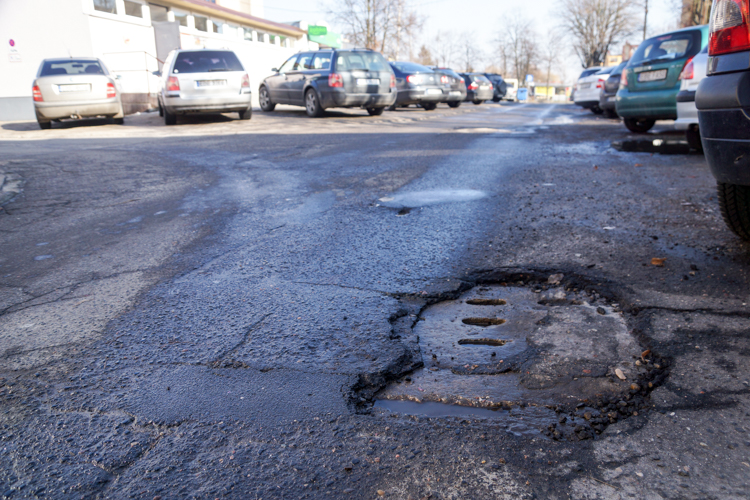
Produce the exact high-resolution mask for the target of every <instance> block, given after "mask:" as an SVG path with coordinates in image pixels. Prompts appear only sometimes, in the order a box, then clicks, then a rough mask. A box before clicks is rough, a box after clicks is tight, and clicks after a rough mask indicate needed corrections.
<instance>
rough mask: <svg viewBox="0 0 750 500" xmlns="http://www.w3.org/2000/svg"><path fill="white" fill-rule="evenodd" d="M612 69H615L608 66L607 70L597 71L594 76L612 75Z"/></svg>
mask: <svg viewBox="0 0 750 500" xmlns="http://www.w3.org/2000/svg"><path fill="white" fill-rule="evenodd" d="M613 69H615V66H610V67H609V68H604V69H603V70H601V71H598V72H597V73H595V74H597V75H608V74H610V73H612V70H613Z"/></svg>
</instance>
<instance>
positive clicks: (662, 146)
mask: <svg viewBox="0 0 750 500" xmlns="http://www.w3.org/2000/svg"><path fill="white" fill-rule="evenodd" d="M612 147H613V148H614V149H616V150H617V151H623V152H626V153H659V154H663V155H686V154H689V153H690V146H688V143H687V141H680V140H676V139H643V140H637V141H613V142H612Z"/></svg>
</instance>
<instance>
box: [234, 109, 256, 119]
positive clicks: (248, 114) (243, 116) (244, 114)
mask: <svg viewBox="0 0 750 500" xmlns="http://www.w3.org/2000/svg"><path fill="white" fill-rule="evenodd" d="M237 114H238V115H240V120H249V119H250V118H252V117H253V108H247V109H246V110H245V111H238V112H237Z"/></svg>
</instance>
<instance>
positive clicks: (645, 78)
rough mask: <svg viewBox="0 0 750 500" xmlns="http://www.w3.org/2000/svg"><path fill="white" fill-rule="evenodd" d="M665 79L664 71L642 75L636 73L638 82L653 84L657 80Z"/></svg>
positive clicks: (665, 72)
mask: <svg viewBox="0 0 750 500" xmlns="http://www.w3.org/2000/svg"><path fill="white" fill-rule="evenodd" d="M666 77H667V70H666V69H660V70H657V71H644V72H643V73H638V81H639V82H655V81H657V80H664V79H665V78H666Z"/></svg>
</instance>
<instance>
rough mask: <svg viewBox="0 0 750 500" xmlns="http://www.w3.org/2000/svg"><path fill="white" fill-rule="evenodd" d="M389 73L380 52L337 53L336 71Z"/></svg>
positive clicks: (386, 62) (386, 63)
mask: <svg viewBox="0 0 750 500" xmlns="http://www.w3.org/2000/svg"><path fill="white" fill-rule="evenodd" d="M353 69H361V70H365V71H389V68H388V61H386V60H385V57H383V56H382V55H381V54H380V52H338V53H337V57H336V70H337V71H348V70H353Z"/></svg>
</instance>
